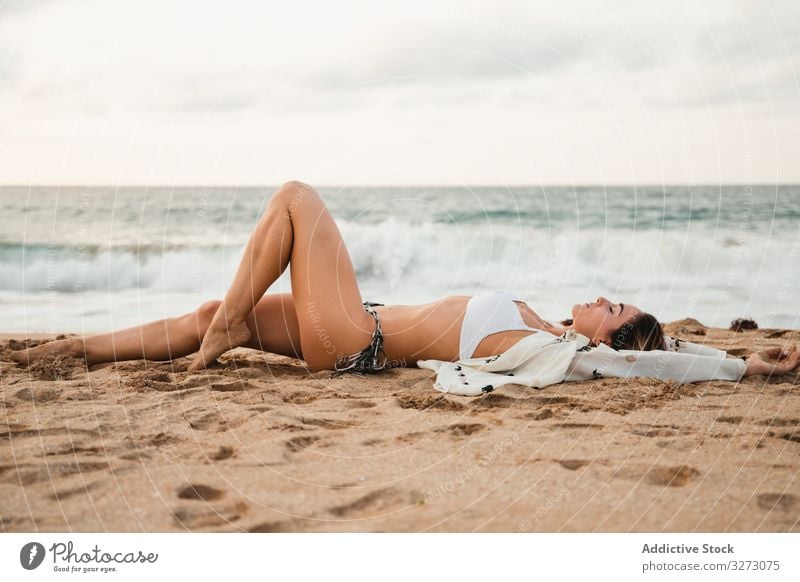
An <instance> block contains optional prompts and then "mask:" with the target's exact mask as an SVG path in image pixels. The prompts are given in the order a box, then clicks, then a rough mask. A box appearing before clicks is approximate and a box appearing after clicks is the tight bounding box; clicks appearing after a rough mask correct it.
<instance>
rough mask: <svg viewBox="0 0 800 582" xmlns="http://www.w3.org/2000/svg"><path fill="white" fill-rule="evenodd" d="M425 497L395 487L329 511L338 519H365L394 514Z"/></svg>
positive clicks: (369, 494)
mask: <svg viewBox="0 0 800 582" xmlns="http://www.w3.org/2000/svg"><path fill="white" fill-rule="evenodd" d="M423 500H424V496H422V495H421V494H419V493H417V492H414V491H412V492H407V491H402V490H400V489H397V488H395V487H385V488H383V489H378V490H376V491H372V492H371V493H367V494H366V495H362V496H361V497H359V498H358V499H356V500H355V501H351V502H350V503H345V504H343V505H337V506H335V507H331V508H330V509H328V512H329V513H331V514H332V515H335V516H336V517H347V518H351V519H352V518H365V517H377V516H381V515H386V514H388V513H394V512H396V511H400V510H402V509H406V508H408V507H412V506H414V505H417V504H419V503H421V502H422V501H423Z"/></svg>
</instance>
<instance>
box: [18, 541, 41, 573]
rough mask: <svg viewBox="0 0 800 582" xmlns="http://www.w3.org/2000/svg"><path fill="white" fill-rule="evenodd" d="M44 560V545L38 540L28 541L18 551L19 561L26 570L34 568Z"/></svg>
mask: <svg viewBox="0 0 800 582" xmlns="http://www.w3.org/2000/svg"><path fill="white" fill-rule="evenodd" d="M43 561H44V546H43V545H42V544H40V543H39V542H29V543H27V544H25V545H24V546H22V549H21V550H20V552H19V563H20V564H22V567H23V568H25V569H26V570H35V569H36V568H38V567H39V566H40V565H41V563H42V562H43Z"/></svg>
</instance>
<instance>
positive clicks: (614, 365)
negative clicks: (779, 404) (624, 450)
mask: <svg viewBox="0 0 800 582" xmlns="http://www.w3.org/2000/svg"><path fill="white" fill-rule="evenodd" d="M767 355H768V356H771V354H770V352H767ZM776 355H777V353H776ZM798 365H800V352H798V351H796V349H795V348H794V347H793V348H792V349H791V350H790V351H789V352H788V353H787V355H786V356H784V357H783V359H782V360H781V361H780V362H770V361H766V360H764V359H763V358H762V357H761V355H759V354H753V355H752V356H750V357H749V358H748V359H747V361H746V362H745V361H744V360H742V359H740V358H727V359H725V358H719V357H715V356H702V355H697V354H686V353H675V352H668V351H662V350H653V351H649V352H637V351H633V350H620V351H615V350H612V349H611V348H609V347H607V346H604V345H602V344H601V345H600V346H599V347H598V348H590V349H589V350H586V351H578V352H576V353H575V357H574V358H573V360H572V363H571V364H570V366H569V368H568V369H567V375H566V377H565V378H564V381H566V382H570V381H580V380H590V379H592V378H602V377H608V376H611V377H617V378H628V377H632V376H646V377H650V378H660V379H662V380H668V379H669V380H677V381H679V382H681V383H690V382H701V381H704V380H729V381H733V382H736V381H738V380H741V379H742V378H743V377H745V376H753V375H758V374H785V373H787V372H790V371H792V370H794V369H795V368H797V367H798Z"/></svg>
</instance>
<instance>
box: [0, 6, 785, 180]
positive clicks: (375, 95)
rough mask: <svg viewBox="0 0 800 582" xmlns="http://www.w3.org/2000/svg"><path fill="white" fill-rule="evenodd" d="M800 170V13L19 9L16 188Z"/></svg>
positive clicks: (3, 70) (13, 63)
mask: <svg viewBox="0 0 800 582" xmlns="http://www.w3.org/2000/svg"><path fill="white" fill-rule="evenodd" d="M534 4H535V5H536V6H534ZM798 159H800V3H799V2H796V1H794V0H787V1H779V2H778V1H776V2H772V1H770V2H767V1H766V0H754V1H733V0H731V1H727V2H721V1H706V0H697V1H695V2H688V1H687V2H682V1H675V2H664V1H652V2H644V1H636V2H615V1H602V2H600V1H597V2H591V1H584V2H567V1H564V0H558V1H556V0H552V1H550V2H537V3H533V2H527V1H522V0H520V1H517V2H498V1H497V0H492V1H489V0H484V1H482V2H464V1H458V2H456V1H435V0H423V1H419V2H418V1H416V0H404V1H403V2H390V1H376V0H365V1H353V0H338V1H337V2H325V1H322V0H319V1H315V2H303V1H298V2H264V1H261V2H255V1H254V2H204V1H189V0H185V1H184V0H157V1H152V2H150V1H128V2H122V1H117V0H74V1H66V0H64V1H47V0H0V184H151V185H152V184H163V185H182V184H241V185H257V184H278V183H281V182H283V181H285V180H287V179H301V180H305V181H307V182H310V183H312V184H317V185H333V184H338V185H346V184H503V185H505V184H556V183H557V184H599V183H602V184H653V183H659V184H660V183H665V182H666V183H689V184H698V183H733V182H738V183H754V182H755V183H762V182H766V183H775V182H800V164H798Z"/></svg>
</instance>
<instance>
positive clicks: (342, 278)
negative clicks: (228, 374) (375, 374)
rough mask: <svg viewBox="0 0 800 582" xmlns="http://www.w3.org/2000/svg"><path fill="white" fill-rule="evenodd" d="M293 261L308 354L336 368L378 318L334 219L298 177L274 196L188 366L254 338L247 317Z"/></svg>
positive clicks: (318, 364)
mask: <svg viewBox="0 0 800 582" xmlns="http://www.w3.org/2000/svg"><path fill="white" fill-rule="evenodd" d="M290 260H291V263H292V295H293V298H294V302H295V310H296V313H297V319H298V321H299V326H300V336H301V342H302V351H303V358H304V359H305V360H306V362H307V363H309V364H310V365H311V367H312V368H315V369H326V368H330V367H331V366H332V364H333V362H334V361H335V359H336V357H337V356H338V355H341V354H342V353H348V350H352V351H358V350H360V349H361V348H363V347H364V345H365V344H366V343H368V342H369V340H370V338H371V336H372V331H373V330H374V320H373V319H372V317H371V316H370V315H369V314H367V313H366V312H365V311H364V309H363V306H362V304H361V294H360V292H359V290H358V284H357V282H356V278H355V271H354V269H353V265H352V263H351V261H350V257H349V255H348V253H347V249H346V247H345V246H344V242H343V240H342V237H341V233H340V232H339V229H338V227H337V226H336V223H335V222H334V220H333V217H332V216H331V215H330V213H329V212H328V210H327V208H326V207H325V205H324V203H323V202H322V199H321V198H320V197H319V195H318V194H317V192H316V191H315V190H314V189H313V188H311V187H310V186H309V185H308V184H304V183H302V182H297V181H292V182H287V183H286V184H284V185H283V186H281V187H280V188H279V189H278V191H277V192H276V193H275V194H274V195H273V196H272V199H271V200H270V202H269V204H268V205H267V209H266V211H265V212H264V215H263V216H262V217H261V220H260V221H259V223H258V225H256V228H255V230H254V231H253V234H252V235H251V236H250V240H249V241H248V243H247V246H246V247H245V250H244V256H243V257H242V260H241V263H240V264H239V268H238V270H237V272H236V275H235V277H234V279H233V283H232V284H231V286H230V289H228V292H227V293H226V295H225V298H224V300H223V302H222V305H221V306H220V308H219V310H218V311H217V313H216V314H215V316H214V319H213V320H212V322H211V325H210V326H209V328H208V331H207V333H206V334H205V337H203V341H202V345H201V347H200V351H199V354H198V358H197V359H196V360H195V361H194V362H192V364H191V366H190V367H189V369H190V370H197V369H201V368H204V367H205V366H206V365H208V364H209V363H211V362H213V361H214V360H215V359H216V358H217V357H218V356H219V355H221V354H222V353H224V352H225V351H227V350H229V349H231V348H232V347H236V346H239V345H243V344H245V343H247V342H248V341H249V340H250V339H251V334H250V332H249V330H248V328H247V325H246V323H245V322H246V318H247V316H248V314H250V312H251V311H252V310H253V306H254V305H255V304H256V303H257V302H258V301H259V300H260V299H261V296H262V295H264V293H265V292H266V291H267V289H268V288H269V286H270V285H271V284H272V283H273V282H275V281H276V280H277V279H278V277H280V275H281V273H283V271H284V270H285V269H286V267H287V266H288V265H289V261H290Z"/></svg>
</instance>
